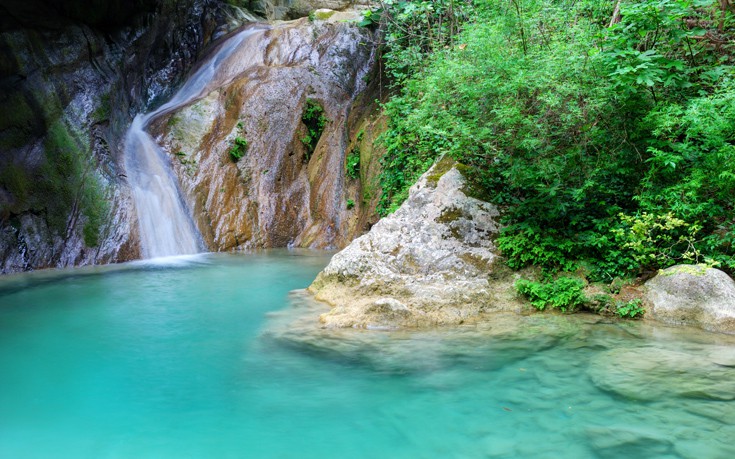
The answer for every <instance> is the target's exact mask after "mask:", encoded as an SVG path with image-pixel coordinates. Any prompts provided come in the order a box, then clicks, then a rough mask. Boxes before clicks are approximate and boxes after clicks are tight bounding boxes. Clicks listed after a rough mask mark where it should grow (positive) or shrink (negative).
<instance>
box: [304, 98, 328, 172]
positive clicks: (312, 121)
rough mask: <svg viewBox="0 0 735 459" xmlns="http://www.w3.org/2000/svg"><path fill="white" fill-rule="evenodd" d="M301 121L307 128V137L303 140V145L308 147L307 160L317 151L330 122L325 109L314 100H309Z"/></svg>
mask: <svg viewBox="0 0 735 459" xmlns="http://www.w3.org/2000/svg"><path fill="white" fill-rule="evenodd" d="M301 121H302V122H303V123H304V125H305V126H306V135H305V136H304V137H302V138H301V143H303V144H304V146H305V147H306V158H305V159H306V160H307V161H308V160H309V158H311V155H312V153H314V150H315V149H316V145H317V143H319V139H320V138H321V137H322V132H324V128H325V127H326V125H327V122H328V121H329V120H328V119H327V116H326V115H325V114H324V108H323V107H322V106H321V104H320V103H319V102H317V101H316V100H313V99H307V100H306V105H305V107H304V113H303V114H302V115H301Z"/></svg>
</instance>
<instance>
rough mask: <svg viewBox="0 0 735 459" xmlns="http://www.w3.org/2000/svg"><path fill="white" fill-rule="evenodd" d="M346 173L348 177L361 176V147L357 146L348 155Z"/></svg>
mask: <svg viewBox="0 0 735 459" xmlns="http://www.w3.org/2000/svg"><path fill="white" fill-rule="evenodd" d="M345 173H346V174H347V177H349V178H351V179H356V178H357V177H359V176H360V149H359V148H355V149H354V150H352V151H351V152H350V154H349V155H347V163H346V164H345Z"/></svg>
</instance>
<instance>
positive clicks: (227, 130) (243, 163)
mask: <svg viewBox="0 0 735 459" xmlns="http://www.w3.org/2000/svg"><path fill="white" fill-rule="evenodd" d="M357 17H358V16H357V14H356V13H337V14H335V15H333V16H331V17H330V18H329V19H327V20H324V21H321V20H316V21H309V20H307V19H301V20H297V21H290V22H284V23H279V24H276V25H273V26H271V27H268V28H263V29H262V30H260V31H258V32H257V33H255V34H254V35H253V36H251V37H250V38H249V39H248V40H247V41H245V42H244V43H243V44H242V45H241V47H240V48H239V49H238V50H237V51H236V52H235V56H234V58H233V60H232V62H231V63H228V64H227V65H225V66H223V67H224V70H223V72H222V74H220V75H216V76H215V77H214V78H213V81H215V83H216V84H214V85H213V86H212V87H213V89H212V90H211V92H209V93H208V94H207V95H205V96H204V97H203V98H201V99H199V100H198V101H197V102H195V103H193V104H191V105H188V106H186V107H184V108H183V109H181V110H178V111H176V112H174V113H171V114H169V115H167V116H166V117H163V118H161V119H159V120H157V121H156V122H155V123H154V125H153V126H152V128H151V130H152V132H154V134H157V135H158V140H159V142H160V143H162V144H163V145H164V147H165V149H166V150H167V151H168V152H169V154H170V156H171V160H172V163H173V164H174V170H175V172H176V174H177V175H178V177H179V181H180V183H181V185H182V189H183V190H184V193H185V195H186V196H187V199H188V201H189V202H188V204H189V206H190V208H191V209H192V211H193V214H194V218H195V220H196V223H197V225H198V226H199V228H200V230H201V232H202V234H203V236H204V239H205V241H206V243H207V244H208V246H209V248H210V249H211V250H217V251H219V250H232V249H250V248H259V247H282V246H305V247H315V248H332V247H343V246H344V245H346V244H347V243H348V242H349V241H350V240H352V239H353V238H354V237H355V236H357V235H359V234H360V233H361V232H362V231H363V230H364V229H365V227H366V226H367V225H369V224H370V223H372V221H373V220H372V219H373V217H372V215H373V214H374V210H373V209H374V206H375V199H374V198H375V197H376V196H377V194H378V193H377V192H375V190H374V188H375V187H376V184H375V179H376V174H377V167H376V166H375V165H376V164H377V160H378V159H379V158H378V156H379V155H377V154H366V155H365V156H366V162H365V164H363V165H362V169H364V170H365V171H366V172H365V173H364V174H363V172H362V171H361V178H360V179H350V178H348V177H346V176H345V157H346V154H347V153H348V152H349V151H352V149H353V148H355V146H356V144H357V143H358V142H357V141H356V139H355V137H356V134H357V131H358V129H362V130H363V131H365V130H367V131H369V132H371V133H372V132H373V131H374V127H375V125H376V124H379V121H376V118H370V116H371V114H372V112H369V111H366V110H365V109H364V106H367V105H370V104H365V103H363V102H362V101H360V100H358V98H359V96H360V94H362V93H363V92H364V91H365V89H366V86H367V83H366V81H367V80H368V77H369V74H370V72H371V71H372V69H373V64H374V57H375V56H374V54H375V43H374V36H373V32H371V31H369V30H368V29H366V28H360V27H358V26H357V25H356V24H355V22H354V21H353V22H350V20H354V19H357ZM261 27H262V26H261ZM307 99H312V100H315V101H317V102H318V103H319V104H321V106H323V108H324V112H325V115H326V116H327V118H328V119H329V122H328V123H327V125H326V127H325V129H324V132H323V134H322V135H321V138H320V140H319V142H318V144H317V145H316V148H315V150H314V152H313V154H311V156H310V157H309V156H308V153H307V149H306V147H305V145H304V143H303V142H302V140H301V139H302V138H303V137H304V136H305V135H306V133H307V131H306V126H305V125H304V123H303V122H302V120H301V118H302V113H303V110H304V106H305V104H306V101H307ZM353 111H354V112H359V113H360V116H357V117H355V116H351V112H353ZM238 137H240V138H243V139H245V140H246V141H247V144H248V146H247V151H246V152H245V154H244V156H243V157H242V158H241V159H240V160H239V161H237V162H234V161H233V160H232V159H231V158H230V155H229V151H230V149H231V148H233V146H234V145H235V139H236V138H238ZM367 137H370V136H365V135H362V136H361V140H360V142H362V143H363V144H364V143H366V140H365V138H367ZM371 140H372V138H371ZM365 150H366V152H367V151H370V152H371V151H372V148H365ZM371 171H372V172H371ZM363 175H364V177H363ZM366 190H367V193H365V191H366ZM371 190H372V192H371ZM348 199H351V200H352V201H353V202H354V203H355V204H354V207H352V208H351V209H348V208H347V207H348V205H347V201H348ZM363 201H364V202H363Z"/></svg>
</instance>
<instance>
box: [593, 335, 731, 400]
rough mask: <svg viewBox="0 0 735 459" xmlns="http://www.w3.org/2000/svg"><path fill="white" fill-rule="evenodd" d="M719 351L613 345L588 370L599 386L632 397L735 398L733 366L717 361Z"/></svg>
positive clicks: (706, 348) (718, 349) (657, 398)
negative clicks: (684, 350)
mask: <svg viewBox="0 0 735 459" xmlns="http://www.w3.org/2000/svg"><path fill="white" fill-rule="evenodd" d="M720 352H722V349H721V348H719V347H717V348H712V349H710V348H709V347H707V346H700V347H698V348H696V349H694V350H690V351H689V352H682V351H675V350H668V349H657V348H652V347H645V348H631V349H623V350H620V349H615V350H610V351H605V352H602V353H600V354H599V355H598V357H597V358H596V359H595V360H594V361H593V362H592V363H591V364H590V367H589V369H588V373H589V376H590V378H591V379H592V382H593V383H594V384H595V385H597V386H598V387H599V388H600V389H602V390H605V391H608V392H612V393H615V394H618V395H621V396H623V397H626V398H630V399H634V400H660V399H662V398H665V397H681V398H692V399H708V400H725V401H730V400H735V369H733V368H731V367H725V366H722V365H721V364H720V363H719V362H722V356H721V355H720Z"/></svg>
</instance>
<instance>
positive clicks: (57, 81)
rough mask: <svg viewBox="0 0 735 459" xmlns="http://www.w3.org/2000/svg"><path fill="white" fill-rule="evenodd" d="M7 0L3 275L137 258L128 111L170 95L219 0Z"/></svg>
mask: <svg viewBox="0 0 735 459" xmlns="http://www.w3.org/2000/svg"><path fill="white" fill-rule="evenodd" d="M57 3H59V2H55V3H54V4H53V5H52V4H51V2H47V1H43V0H32V1H29V2H10V3H7V2H6V3H5V4H3V5H0V62H2V64H0V105H1V106H2V110H0V273H7V272H15V271H21V270H31V269H38V268H46V267H62V266H70V265H80V264H94V263H108V262H116V261H125V260H130V259H133V258H137V257H138V256H139V247H138V241H137V229H136V228H137V224H136V218H135V216H134V215H135V214H134V212H133V209H132V198H131V196H130V192H129V190H128V188H127V184H126V180H125V175H124V171H123V167H122V149H121V139H122V136H123V134H124V132H125V129H126V127H127V125H128V123H129V121H130V119H131V116H132V115H133V114H134V113H136V112H139V111H143V110H145V108H146V107H148V106H149V105H150V104H153V103H155V102H156V100H159V99H160V98H163V97H165V96H166V95H168V94H170V92H171V91H172V90H173V89H174V87H175V86H176V84H177V83H178V81H180V78H182V77H183V76H184V74H185V72H186V70H187V69H188V68H189V67H190V66H191V65H192V63H193V62H194V60H195V59H196V58H197V57H198V55H199V53H200V52H201V50H202V49H203V48H204V46H205V44H206V43H207V41H208V40H209V39H210V38H211V36H212V34H213V33H214V30H215V28H216V22H217V18H216V14H217V11H218V2H217V1H215V0H177V1H165V2H164V1H162V0H143V1H140V2H132V3H131V2H123V1H94V2H84V1H77V0H73V1H69V2H63V5H61V4H59V5H57Z"/></svg>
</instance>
